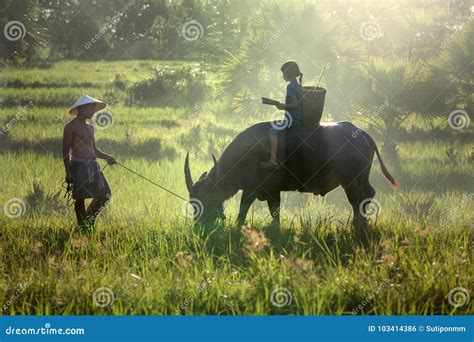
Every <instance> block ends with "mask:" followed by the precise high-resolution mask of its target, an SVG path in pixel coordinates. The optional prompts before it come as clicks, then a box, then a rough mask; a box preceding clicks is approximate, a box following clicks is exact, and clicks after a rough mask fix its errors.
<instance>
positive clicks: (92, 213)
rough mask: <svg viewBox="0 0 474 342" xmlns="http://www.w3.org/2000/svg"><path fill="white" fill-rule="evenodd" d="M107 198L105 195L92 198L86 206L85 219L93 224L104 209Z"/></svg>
mask: <svg viewBox="0 0 474 342" xmlns="http://www.w3.org/2000/svg"><path fill="white" fill-rule="evenodd" d="M108 202H109V199H108V198H107V197H100V198H94V199H93V200H92V201H91V203H90V204H89V207H87V221H88V222H89V224H92V225H93V224H94V223H95V220H96V219H97V217H98V216H99V215H100V213H101V212H102V211H103V210H104V209H105V207H106V206H107V203H108Z"/></svg>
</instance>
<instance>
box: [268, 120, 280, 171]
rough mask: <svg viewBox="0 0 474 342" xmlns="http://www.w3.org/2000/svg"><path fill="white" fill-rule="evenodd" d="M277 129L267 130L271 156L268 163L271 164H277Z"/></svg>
mask: <svg viewBox="0 0 474 342" xmlns="http://www.w3.org/2000/svg"><path fill="white" fill-rule="evenodd" d="M278 132H279V131H278V130H276V129H275V128H273V127H272V128H270V129H269V130H268V136H269V137H270V151H271V156H270V160H269V161H268V163H270V164H273V165H278V160H277V153H278Z"/></svg>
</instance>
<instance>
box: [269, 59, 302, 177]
mask: <svg viewBox="0 0 474 342" xmlns="http://www.w3.org/2000/svg"><path fill="white" fill-rule="evenodd" d="M281 71H282V73H283V79H284V80H285V81H287V82H290V83H289V84H288V86H287V87H286V99H285V103H284V104H283V103H280V102H279V103H277V104H276V105H275V106H276V107H277V108H278V109H280V110H284V111H285V121H287V123H288V124H287V125H285V127H284V128H290V127H295V126H296V127H297V126H300V125H301V122H302V120H303V111H302V107H301V92H300V89H301V84H302V81H303V73H301V71H300V68H299V66H298V64H296V62H294V61H288V62H286V63H284V64H283V65H282V66H281ZM296 77H299V83H298V81H297V80H296ZM287 113H288V114H287ZM287 115H289V116H290V117H289V118H288V117H286V116H287ZM280 131H281V129H278V128H274V127H271V128H270V129H269V130H268V135H269V136H270V144H271V157H270V160H269V161H268V162H263V163H261V166H262V167H265V168H267V169H275V168H277V167H278V160H277V151H278V133H279V132H280Z"/></svg>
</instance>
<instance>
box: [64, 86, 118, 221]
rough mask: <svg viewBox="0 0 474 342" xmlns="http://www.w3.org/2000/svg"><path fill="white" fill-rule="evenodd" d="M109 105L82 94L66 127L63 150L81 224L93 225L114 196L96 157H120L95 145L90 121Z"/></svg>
mask: <svg viewBox="0 0 474 342" xmlns="http://www.w3.org/2000/svg"><path fill="white" fill-rule="evenodd" d="M105 106H106V104H105V103H104V102H102V101H100V100H97V99H94V98H92V97H90V96H87V95H84V96H82V97H81V98H80V99H79V100H78V101H77V102H76V103H75V104H74V106H72V107H71V109H69V114H71V115H74V116H75V118H74V119H72V120H71V121H69V122H68V123H67V124H66V126H65V127H64V135H63V153H62V154H63V159H64V167H65V169H66V182H67V183H68V184H71V183H72V184H73V190H72V198H73V199H74V200H75V202H74V210H75V212H76V217H77V223H78V225H79V227H80V228H84V227H85V226H88V225H91V226H93V225H94V223H95V219H96V218H97V216H98V215H99V214H100V213H101V211H102V210H103V208H104V207H105V206H106V205H107V202H108V200H109V198H110V188H109V185H108V184H107V180H106V179H105V177H104V175H103V174H102V172H101V170H100V167H99V164H97V162H96V161H95V159H96V158H101V159H105V160H106V161H107V164H109V165H113V164H115V163H116V161H115V159H114V158H113V157H112V156H110V155H108V154H106V153H104V152H102V151H101V150H99V149H98V148H97V147H96V146H95V140H94V127H93V126H92V125H91V124H89V123H87V121H86V120H88V119H90V118H92V116H93V115H94V113H95V112H97V111H98V110H101V109H103V108H104V107H105ZM86 198H92V202H91V203H90V204H89V207H88V208H87V210H86V207H85V202H84V200H85V199H86Z"/></svg>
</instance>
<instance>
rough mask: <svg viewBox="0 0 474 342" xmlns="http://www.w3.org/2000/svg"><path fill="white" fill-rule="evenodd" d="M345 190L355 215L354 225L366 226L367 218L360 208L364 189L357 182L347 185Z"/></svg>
mask: <svg viewBox="0 0 474 342" xmlns="http://www.w3.org/2000/svg"><path fill="white" fill-rule="evenodd" d="M344 191H345V192H346V196H347V199H348V200H349V203H350V204H351V206H352V212H353V215H354V217H353V219H352V223H353V225H355V226H364V225H365V224H366V222H367V219H366V218H365V217H364V216H363V215H362V213H361V210H360V204H361V202H362V200H363V198H362V197H363V196H362V189H360V187H358V186H357V185H356V184H351V185H350V186H348V187H345V188H344Z"/></svg>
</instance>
